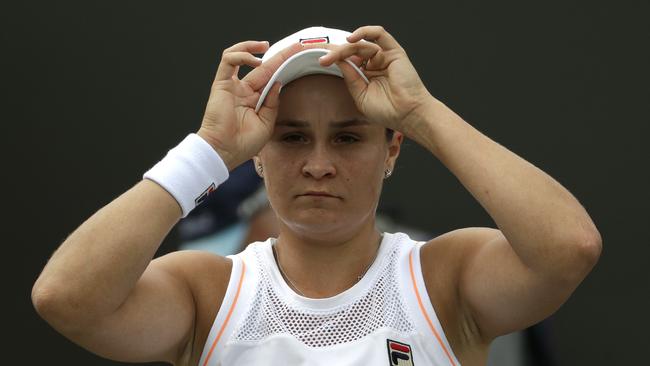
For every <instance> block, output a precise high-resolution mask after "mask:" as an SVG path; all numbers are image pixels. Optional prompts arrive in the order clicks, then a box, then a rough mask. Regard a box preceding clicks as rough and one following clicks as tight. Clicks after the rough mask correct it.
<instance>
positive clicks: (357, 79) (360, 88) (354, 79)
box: [336, 61, 368, 105]
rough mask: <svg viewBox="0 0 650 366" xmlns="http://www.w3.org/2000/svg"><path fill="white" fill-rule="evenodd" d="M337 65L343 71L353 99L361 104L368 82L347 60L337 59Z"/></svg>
mask: <svg viewBox="0 0 650 366" xmlns="http://www.w3.org/2000/svg"><path fill="white" fill-rule="evenodd" d="M336 65H337V66H338V67H339V69H341V72H342V73H343V80H344V81H345V84H346V85H347V86H348V90H349V91H350V95H351V96H352V99H354V101H355V103H357V105H359V103H358V102H359V101H361V99H362V97H363V94H364V93H365V92H366V90H367V89H368V84H367V83H366V81H365V80H364V79H363V78H362V77H361V75H359V73H358V72H357V71H356V70H355V69H354V68H353V67H352V66H351V65H350V64H349V63H348V62H347V61H337V62H336Z"/></svg>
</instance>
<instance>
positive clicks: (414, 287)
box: [409, 251, 456, 366]
mask: <svg viewBox="0 0 650 366" xmlns="http://www.w3.org/2000/svg"><path fill="white" fill-rule="evenodd" d="M409 271H410V272H411V281H412V282H413V290H415V296H416V297H417V298H418V305H420V311H422V315H424V318H425V319H426V320H427V323H428V324H429V328H431V331H432V332H433V335H435V336H436V339H437V340H438V343H440V347H442V350H443V351H445V355H447V358H448V359H449V362H451V364H452V365H454V366H455V365H456V363H454V360H453V358H452V357H451V354H450V353H449V351H448V350H447V347H445V344H444V343H443V342H442V338H441V337H440V334H438V331H436V328H435V327H434V326H433V322H431V318H429V315H428V314H427V312H426V310H424V305H423V304H422V298H420V292H419V291H418V286H417V285H416V283H415V274H414V273H413V251H411V253H409Z"/></svg>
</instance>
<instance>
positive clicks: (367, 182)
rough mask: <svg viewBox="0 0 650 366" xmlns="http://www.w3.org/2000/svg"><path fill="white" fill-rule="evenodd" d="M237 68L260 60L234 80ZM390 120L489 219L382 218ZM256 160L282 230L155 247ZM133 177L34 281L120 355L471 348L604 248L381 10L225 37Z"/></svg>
mask: <svg viewBox="0 0 650 366" xmlns="http://www.w3.org/2000/svg"><path fill="white" fill-rule="evenodd" d="M341 38H342V39H341ZM323 49H327V51H324V50H323ZM262 52H265V56H264V59H263V61H264V62H262V60H260V59H258V58H256V57H254V56H253V54H255V53H262ZM321 55H324V56H323V57H322V58H319V57H320V56H321ZM242 65H249V66H252V67H253V68H254V69H253V71H251V72H250V73H249V74H248V75H246V77H244V78H243V79H242V80H240V79H239V78H238V77H237V72H238V69H239V67H240V66H242ZM332 65H336V66H332ZM328 74H329V75H328ZM332 75H340V76H342V78H341V77H337V76H332ZM278 81H280V82H278ZM281 84H284V87H283V88H282V93H281V94H280V89H281V87H282V86H283V85H281ZM393 131H395V132H393ZM404 135H406V136H407V137H409V138H411V139H413V140H415V141H416V142H418V143H419V144H420V145H422V146H423V147H425V148H427V149H428V150H429V151H430V152H431V153H432V154H433V155H434V156H435V157H436V158H438V159H439V160H440V161H441V162H442V163H443V164H444V165H445V166H446V167H447V168H448V169H449V170H450V171H451V172H452V173H453V174H454V175H455V176H456V177H457V178H458V179H459V180H460V182H461V183H462V184H463V185H464V186H465V187H466V188H467V189H468V190H469V191H470V193H471V194H472V195H473V196H474V197H475V198H476V199H477V200H478V201H479V202H480V203H481V204H482V206H483V207H484V208H485V209H486V210H487V212H488V213H489V214H490V216H491V217H492V218H493V219H494V221H495V222H496V224H497V226H498V227H499V229H491V228H466V229H461V230H456V231H453V232H450V233H447V234H444V235H441V236H439V237H436V238H434V239H432V240H430V241H429V242H426V243H417V242H414V241H412V240H410V239H409V238H408V237H407V236H406V235H404V234H399V233H397V234H390V233H383V234H382V233H379V232H378V231H377V230H376V229H375V209H376V207H377V203H378V200H379V194H380V191H381V186H382V181H383V179H385V178H388V177H389V176H390V175H391V173H392V171H393V170H394V168H395V163H396V159H397V157H398V155H399V151H400V144H401V142H402V139H403V136H404ZM251 157H253V158H254V159H255V164H256V167H257V171H258V173H259V174H260V176H262V177H263V178H264V181H265V184H266V187H267V191H268V197H269V200H270V202H271V205H272V207H273V209H274V210H275V212H276V214H277V216H278V219H279V221H280V235H279V236H278V238H277V239H273V238H271V239H269V240H267V241H266V242H263V243H255V244H253V245H249V247H248V248H247V249H246V250H245V251H244V252H243V253H241V254H240V255H237V256H232V257H229V258H222V257H218V256H214V255H210V254H207V253H202V252H177V253H173V254H169V255H167V256H164V257H161V258H158V259H155V260H153V261H152V260H151V258H152V257H153V255H154V253H155V252H156V249H157V248H158V246H159V245H160V243H161V241H162V240H163V238H164V237H165V235H166V234H167V233H168V232H169V230H170V229H171V228H172V227H173V225H174V224H175V223H176V222H177V221H178V220H179V218H181V217H182V216H185V215H187V213H188V212H189V210H191V208H192V207H193V206H194V205H195V204H197V203H200V202H201V200H202V199H203V198H204V197H205V196H206V195H207V194H209V192H211V191H212V190H214V188H215V187H216V186H218V184H219V183H221V182H223V181H224V180H225V179H226V178H227V170H232V169H234V168H235V167H236V166H238V165H239V164H241V163H243V162H244V161H246V160H248V159H250V158H251ZM145 177H146V179H144V180H143V181H142V182H140V183H138V184H137V185H136V186H135V187H133V188H132V189H130V190H129V191H127V192H126V193H124V194H123V195H122V196H120V197H119V198H117V199H116V200H115V201H113V202H111V203H110V204H109V205H107V206H106V207H104V208H102V209H101V210H99V211H98V212H97V213H96V214H95V215H93V216H92V217H91V218H90V219H89V220H88V221H86V222H85V223H83V224H82V225H81V226H80V227H79V228H78V229H77V230H76V231H75V232H74V233H73V234H72V235H71V236H70V237H69V238H68V239H67V240H66V241H65V242H64V243H63V244H62V245H61V247H60V248H59V249H58V250H57V251H56V253H55V254H54V255H53V256H52V259H51V260H50V261H49V263H48V265H47V266H46V267H45V269H44V270H43V273H42V274H41V276H40V277H39V279H38V280H37V282H36V284H35V285H34V289H33V294H32V297H33V301H34V304H35V307H36V309H37V310H38V312H39V313H40V314H41V315H42V316H43V317H44V318H45V319H46V320H47V321H48V322H49V323H50V324H52V325H53V326H54V327H55V328H56V329H57V330H58V331H60V332H61V333H62V334H64V335H65V336H67V337H69V338H70V339H72V340H73V341H75V342H77V343H78V344H80V345H81V346H83V347H85V348H87V349H89V350H90V351H92V352H95V353H97V354H99V355H102V356H105V357H108V358H112V359H116V360H120V361H133V362H140V361H152V360H164V361H168V362H171V363H174V364H191V365H196V364H201V365H217V364H241V365H244V364H261V365H266V364H268V365H270V364H278V363H282V364H340V365H345V364H350V365H352V364H359V363H361V362H364V363H367V364H379V363H380V362H383V363H385V362H387V361H388V362H389V364H391V365H405V364H414V361H415V362H416V363H417V364H420V365H421V364H435V365H448V364H451V365H457V364H461V363H462V364H468V365H478V364H484V363H485V359H486V356H487V350H488V347H489V344H490V342H491V341H492V340H493V339H494V338H495V337H497V336H499V335H502V334H506V333H509V332H512V331H514V330H517V329H522V328H524V327H527V326H529V325H531V324H533V323H535V322H538V321H540V320H542V319H544V318H545V317H547V316H548V315H550V314H551V313H552V312H554V311H555V310H556V309H557V308H558V307H559V306H560V305H561V304H562V303H563V302H564V301H565V300H566V299H567V297H568V296H569V295H570V294H571V292H572V291H573V290H574V289H575V288H576V286H577V285H578V284H579V283H580V281H581V280H582V279H583V278H584V277H585V276H586V275H587V273H588V272H589V271H590V270H591V268H592V267H593V265H594V264H595V263H596V261H597V258H598V256H599V253H600V248H601V239H600V236H599V233H598V231H597V229H596V228H595V226H594V224H593V222H592V221H591V219H590V218H589V215H588V214H587V213H586V212H585V210H584V209H583V207H582V206H581V205H580V204H579V203H578V202H577V201H576V200H575V198H574V197H573V196H572V195H571V194H570V193H569V192H568V191H566V189H564V188H563V187H562V186H560V185H559V184H558V183H557V182H556V181H555V180H553V179H552V178H551V177H549V176H548V175H546V174H545V173H544V172H542V171H541V170H539V169H537V168H536V167H534V166H533V165H531V164H530V163H528V162H526V161H525V160H523V159H521V158H520V157H518V156H516V155H515V154H513V153H512V152H510V151H508V150H507V149H505V148H504V147H502V146H500V145H499V144H497V143H495V142H493V141H492V140H490V139H489V138H488V137H486V136H484V135H483V134H481V133H480V132H479V131H477V130H476V129H474V128H472V127H471V126H470V125H469V124H467V123H466V122H465V121H463V120H462V119H461V118H460V117H458V116H457V115H456V114H455V113H453V112H452V111H451V110H449V109H448V108H447V107H446V106H445V105H443V104H442V103H440V102H439V101H438V100H436V99H435V98H434V97H433V96H431V95H430V94H429V93H428V91H427V90H426V88H425V87H424V85H423V84H422V82H421V81H420V79H419V77H418V75H417V73H416V71H415V69H414V68H413V66H412V64H411V63H410V61H409V60H408V57H407V56H406V53H405V51H404V50H403V49H402V48H401V47H400V45H399V44H398V43H397V42H396V41H395V39H394V38H393V37H392V36H391V35H390V34H389V33H387V32H386V31H385V30H384V29H383V28H381V27H376V26H367V27H361V28H359V29H357V30H356V31H355V32H353V33H352V34H347V33H345V32H342V31H339V30H332V29H327V28H318V27H317V28H308V29H305V30H302V31H300V32H298V33H296V34H294V35H291V36H289V37H287V38H285V39H284V40H282V41H280V42H278V43H276V44H274V46H273V47H271V48H269V46H268V44H267V43H265V42H254V41H247V42H242V43H239V44H236V45H234V46H233V47H231V48H229V49H227V50H226V51H224V53H223V57H222V60H221V64H220V65H219V68H218V71H217V75H216V78H215V81H214V84H213V87H212V91H211V95H210V99H209V102H208V106H207V108H206V113H205V116H204V119H203V122H202V126H201V128H200V130H199V131H198V133H197V134H196V135H191V136H189V137H188V139H186V140H185V141H184V142H182V143H181V144H180V145H179V146H178V147H177V148H175V149H173V150H172V151H170V153H169V154H168V156H167V157H166V158H165V159H163V160H162V161H161V162H160V163H159V164H157V165H156V166H155V167H154V168H153V169H152V170H150V171H149V172H147V174H145ZM217 189H218V188H217ZM89 261H91V262H92V266H88V265H87V263H88V262H89Z"/></svg>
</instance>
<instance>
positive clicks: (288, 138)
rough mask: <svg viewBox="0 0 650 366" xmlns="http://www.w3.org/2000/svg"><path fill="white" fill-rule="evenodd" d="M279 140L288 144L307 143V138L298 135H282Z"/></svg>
mask: <svg viewBox="0 0 650 366" xmlns="http://www.w3.org/2000/svg"><path fill="white" fill-rule="evenodd" d="M281 140H282V142H286V143H289V144H304V143H306V142H307V138H306V137H305V136H304V135H302V134H299V133H287V134H285V135H282V138H281Z"/></svg>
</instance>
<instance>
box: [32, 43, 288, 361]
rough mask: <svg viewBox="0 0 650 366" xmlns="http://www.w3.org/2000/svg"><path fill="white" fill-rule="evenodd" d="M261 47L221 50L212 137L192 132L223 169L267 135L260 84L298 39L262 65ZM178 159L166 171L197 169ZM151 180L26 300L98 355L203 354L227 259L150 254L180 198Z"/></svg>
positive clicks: (273, 101) (81, 233)
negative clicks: (242, 73)
mask: <svg viewBox="0 0 650 366" xmlns="http://www.w3.org/2000/svg"><path fill="white" fill-rule="evenodd" d="M267 48H268V43H265V42H255V41H247V42H242V43H239V44H237V45H234V46H233V47H231V48H229V49H227V50H225V51H224V53H223V56H222V60H221V64H220V65H219V68H218V70H217V75H216V77H215V80H214V83H213V85H212V90H211V93H210V99H209V102H208V106H207V108H206V112H205V116H204V119H203V122H202V125H201V128H200V130H199V132H198V135H199V136H200V137H201V138H202V139H203V140H205V141H207V142H208V143H209V145H208V146H207V147H206V144H205V142H201V138H199V139H198V140H196V139H194V141H197V143H202V144H203V145H201V146H203V147H206V148H207V149H208V150H207V151H209V152H210V153H212V155H210V154H207V155H206V154H204V155H206V156H207V157H208V158H209V157H210V156H213V155H214V153H213V152H212V150H211V149H210V147H211V148H212V149H214V150H215V151H216V152H217V153H218V155H219V156H220V157H221V159H223V162H224V163H225V165H226V166H227V167H228V168H229V169H233V168H235V167H236V166H237V165H239V164H240V163H242V162H244V161H246V160H247V159H249V158H251V157H252V155H253V154H255V153H256V152H257V150H259V148H261V146H263V144H264V143H265V141H266V140H267V139H268V137H269V135H270V133H271V131H272V129H273V123H274V121H275V115H276V113H277V105H278V94H279V88H278V87H277V86H276V87H275V88H274V89H273V90H272V91H271V93H270V94H269V96H268V97H267V99H266V100H265V104H264V106H263V107H262V108H261V109H260V111H259V113H256V112H255V110H254V109H255V104H256V102H257V99H258V98H259V90H260V89H261V88H262V87H263V86H264V84H265V83H266V82H267V81H268V79H269V78H270V76H271V75H272V74H273V71H274V68H277V67H278V66H279V65H280V64H281V63H282V62H283V61H284V60H285V59H286V58H287V57H289V56H291V54H292V53H294V52H296V51H298V50H299V49H300V48H301V47H300V46H299V45H297V46H294V47H291V48H289V49H287V50H285V51H284V52H282V53H281V54H279V55H277V56H276V57H275V58H273V59H271V60H269V61H268V62H266V63H265V64H264V65H260V61H259V59H257V58H255V57H254V56H253V53H261V52H264V51H265V50H266V49H267ZM241 65H249V66H252V67H254V70H253V71H251V72H250V73H249V74H248V75H247V76H246V77H245V78H244V79H242V80H240V79H239V78H238V76H237V71H238V69H239V67H240V66H241ZM205 151H206V150H205V149H204V150H202V152H205ZM191 155H192V154H191V153H190V154H188V155H186V157H187V156H191ZM190 165H192V164H190ZM208 165H210V164H208ZM192 166H193V165H192ZM177 168H178V165H174V166H167V168H166V169H167V170H166V172H167V176H168V177H174V179H175V180H176V181H181V180H182V179H186V180H187V179H189V180H187V181H185V183H191V182H190V181H191V180H193V179H194V177H195V176H194V175H192V174H187V175H185V177H186V178H183V175H182V174H178V172H179V170H178V169H177ZM185 173H187V172H185ZM187 177H189V178H187ZM158 183H161V182H160V181H158ZM158 183H154V181H151V180H149V179H144V180H143V181H141V182H140V183H138V184H137V185H135V186H134V187H133V188H131V189H130V190H128V191H127V192H125V193H124V194H122V195H121V196H119V197H118V198H117V199H115V200H114V201H113V202H111V203H110V204H108V205H107V206H105V207H104V208H102V209H100V210H99V211H97V212H96V213H95V214H94V215H93V216H92V217H90V218H89V219H88V220H87V221H86V222H84V223H83V224H82V225H81V226H80V227H79V228H78V229H77V230H75V231H74V232H73V233H72V234H71V235H70V236H69V237H68V238H67V239H66V240H65V242H64V243H63V244H62V245H61V246H60V247H59V248H58V249H57V250H56V252H55V253H54V255H53V256H52V258H51V259H50V260H49V262H48V263H47V265H46V266H45V268H44V269H43V272H42V273H41V275H40V276H39V278H38V280H37V281H36V283H35V284H34V287H33V290H32V300H33V303H34V306H35V308H36V310H37V311H38V313H39V314H40V315H41V316H42V317H43V318H44V319H45V320H47V321H48V322H49V323H50V324H51V325H52V326H53V327H54V328H55V329H56V330H58V331H59V332H61V333H62V334H63V335H65V336H66V337H68V338H70V339H71V340H72V341H74V342H76V343H78V344H79V345H81V346H83V347H85V348H87V349H89V350H90V351H92V352H94V353H97V354H99V355H101V356H104V357H107V358H111V359H115V360H119V361H130V362H145V361H167V362H170V363H175V364H184V363H187V362H188V360H189V359H193V360H197V358H198V356H200V352H201V346H202V343H201V342H202V341H204V340H205V337H207V330H208V328H209V325H210V323H211V321H212V319H210V314H211V315H212V316H214V315H215V314H216V310H217V309H214V306H218V304H219V303H220V301H221V298H220V296H223V292H224V291H225V284H226V283H227V281H228V277H229V275H230V266H231V263H230V262H229V261H228V260H226V259H225V258H221V257H217V256H213V255H209V254H205V253H198V252H177V253H172V254H169V255H167V256H164V257H161V258H158V259H156V260H153V261H152V258H153V256H154V254H155V252H156V250H157V249H158V247H159V246H160V244H161V242H162V240H163V239H164V238H165V236H166V235H167V234H168V233H169V231H170V230H171V228H172V227H173V226H174V225H175V224H176V222H178V220H179V219H180V218H181V215H182V212H183V211H182V210H181V207H186V206H183V205H179V202H184V201H182V200H181V201H179V200H178V196H173V195H172V194H171V193H170V191H169V190H166V189H163V188H162V186H165V185H164V184H161V185H159V184H158ZM180 186H181V187H183V184H180ZM217 189H218V188H217ZM192 198H193V197H192ZM192 202H193V200H192ZM206 279H207V280H206ZM202 281H203V282H202ZM205 281H209V286H206V285H204V283H205ZM220 284H221V287H220ZM206 288H207V289H208V290H206ZM220 294H221V295H220ZM198 328H200V329H198ZM194 345H195V346H196V347H193V346H194Z"/></svg>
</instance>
